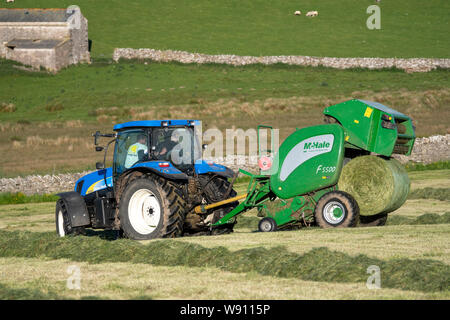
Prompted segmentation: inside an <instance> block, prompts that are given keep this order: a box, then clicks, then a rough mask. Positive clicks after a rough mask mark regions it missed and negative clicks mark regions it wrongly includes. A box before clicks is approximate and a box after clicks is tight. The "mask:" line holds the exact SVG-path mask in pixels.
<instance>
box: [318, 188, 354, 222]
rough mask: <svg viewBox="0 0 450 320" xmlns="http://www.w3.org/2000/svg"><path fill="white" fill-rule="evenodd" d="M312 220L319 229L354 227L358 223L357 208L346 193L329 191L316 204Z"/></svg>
mask: <svg viewBox="0 0 450 320" xmlns="http://www.w3.org/2000/svg"><path fill="white" fill-rule="evenodd" d="M314 218H315V220H316V223H317V224H318V225H319V227H321V228H348V227H355V226H356V225H357V224H358V221H359V207H358V204H357V202H356V201H355V199H353V197H352V196H351V195H349V194H348V193H346V192H343V191H331V192H328V193H326V194H324V195H323V196H322V197H321V198H320V199H319V201H318V202H317V205H316V209H315V211H314Z"/></svg>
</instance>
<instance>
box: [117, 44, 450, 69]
mask: <svg viewBox="0 0 450 320" xmlns="http://www.w3.org/2000/svg"><path fill="white" fill-rule="evenodd" d="M120 59H139V60H152V61H158V62H171V61H175V62H181V63H199V64H203V63H218V64H229V65H233V66H244V65H249V64H257V63H260V64H267V65H268V64H275V63H283V64H288V65H299V66H314V67H317V66H324V67H329V68H336V69H349V68H367V69H383V68H394V67H395V68H398V69H402V70H405V71H406V72H428V71H431V70H434V69H436V68H442V69H448V68H450V59H429V58H411V59H398V58H331V57H309V56H261V57H255V56H237V55H227V54H221V55H208V54H201V53H190V52H186V51H173V50H156V49H131V48H116V49H114V54H113V60H114V61H119V60H120Z"/></svg>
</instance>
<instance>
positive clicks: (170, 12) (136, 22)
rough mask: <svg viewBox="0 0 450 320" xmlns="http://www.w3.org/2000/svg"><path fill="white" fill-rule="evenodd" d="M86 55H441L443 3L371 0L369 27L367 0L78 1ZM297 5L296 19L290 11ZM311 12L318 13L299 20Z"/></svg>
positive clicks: (49, 0) (64, 2) (45, 4)
mask: <svg viewBox="0 0 450 320" xmlns="http://www.w3.org/2000/svg"><path fill="white" fill-rule="evenodd" d="M71 4H73V1H70V0H39V1H36V0H21V1H16V2H15V3H14V4H6V3H4V2H3V3H1V5H0V6H1V7H9V8H19V7H22V8H35V7H42V8H55V7H56V8H65V7H68V6H69V5H71ZM76 4H77V5H78V6H79V7H80V8H81V10H82V12H83V14H84V16H85V17H86V18H87V19H88V20H89V38H90V39H92V51H93V56H94V57H110V56H111V55H112V52H113V49H114V48H116V47H122V48H123V47H133V48H155V49H175V50H185V51H191V52H200V53H210V54H238V55H255V56H260V55H310V56H338V57H346V56H348V57H366V56H367V57H373V56H381V57H448V52H449V50H448V49H449V43H448V41H447V35H448V33H449V31H450V25H449V22H448V12H449V10H450V4H449V3H448V1H444V0H428V1H426V2H424V1H420V0H399V1H382V2H381V3H377V5H379V6H380V8H381V30H369V29H367V27H366V20H367V19H368V18H369V14H367V13H366V9H367V7H369V6H370V5H373V4H375V3H374V1H371V0H362V1H353V0H341V1H333V0H322V1H320V2H317V1H314V0H305V1H302V2H300V3H299V2H298V1H294V0H285V1H264V0H252V1H238V0H222V1H217V0H215V1H209V0H197V1H195V2H192V1H183V0H168V1H157V0H133V1H126V2H124V1H120V0H97V1H95V2H93V1H89V0H79V1H77V2H76ZM296 10H301V11H302V15H301V16H294V12H295V11H296ZM311 10H317V11H318V12H319V16H318V17H315V18H312V19H311V18H307V17H306V16H305V14H306V12H308V11H311Z"/></svg>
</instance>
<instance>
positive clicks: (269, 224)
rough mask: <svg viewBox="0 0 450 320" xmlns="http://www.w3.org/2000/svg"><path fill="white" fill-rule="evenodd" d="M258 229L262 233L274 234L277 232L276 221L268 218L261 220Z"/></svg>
mask: <svg viewBox="0 0 450 320" xmlns="http://www.w3.org/2000/svg"><path fill="white" fill-rule="evenodd" d="M258 229H259V231H261V232H272V231H276V230H277V223H276V222H275V220H274V219H272V218H270V217H266V218H263V219H261V221H259V224H258Z"/></svg>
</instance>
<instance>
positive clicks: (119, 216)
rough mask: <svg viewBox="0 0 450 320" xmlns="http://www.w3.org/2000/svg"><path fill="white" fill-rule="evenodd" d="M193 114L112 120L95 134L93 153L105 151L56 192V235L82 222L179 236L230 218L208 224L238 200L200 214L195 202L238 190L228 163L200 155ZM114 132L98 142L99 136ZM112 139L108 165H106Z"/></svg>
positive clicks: (134, 234) (150, 235)
mask: <svg viewBox="0 0 450 320" xmlns="http://www.w3.org/2000/svg"><path fill="white" fill-rule="evenodd" d="M199 125H200V121H198V120H151V121H132V122H126V123H122V124H117V125H115V126H114V131H115V133H109V134H102V133H100V132H98V131H97V132H96V133H95V134H93V136H94V144H95V146H96V147H95V149H96V151H99V152H101V151H104V161H103V162H98V163H97V164H96V168H97V171H95V172H92V173H90V174H87V175H86V176H84V177H82V178H81V179H79V180H78V181H77V182H76V184H75V190H74V191H72V192H65V193H60V194H59V196H60V199H59V200H58V201H57V203H56V230H57V233H58V234H59V235H60V236H66V235H68V234H80V233H81V234H82V233H84V232H85V229H86V228H92V229H104V230H118V231H119V232H121V233H122V234H123V235H124V236H125V237H128V238H131V239H136V240H148V239H154V238H162V237H178V236H182V235H194V234H195V235H198V234H221V233H228V232H231V231H232V230H233V226H234V222H230V223H227V224H225V225H221V226H217V227H214V228H213V225H214V224H215V223H216V222H217V221H219V220H220V219H221V218H223V217H224V216H225V215H226V214H227V213H228V212H230V211H231V210H232V209H233V208H235V207H236V206H237V205H238V202H237V201H231V202H230V201H229V202H228V203H226V205H223V206H220V207H218V208H217V209H215V210H208V211H207V212H205V213H201V214H199V213H197V212H195V210H194V208H195V207H196V206H199V205H203V206H205V205H208V204H211V203H217V202H220V201H224V200H227V199H228V200H230V199H231V198H233V197H235V196H236V192H235V190H233V187H232V186H233V181H234V180H233V179H234V178H235V177H236V176H237V174H235V172H234V171H232V170H231V169H229V168H227V167H225V166H222V165H219V164H216V163H214V162H212V161H205V160H202V150H203V149H204V148H205V145H203V146H200V145H199V141H200V140H199V139H198V138H199V137H198V134H197V130H196V128H199ZM100 137H105V138H112V140H110V141H109V142H108V143H107V144H106V145H105V146H99V142H98V140H99V138H100ZM113 143H114V158H113V165H112V167H109V168H106V167H105V162H106V156H107V151H108V147H109V146H110V145H111V144H113Z"/></svg>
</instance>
